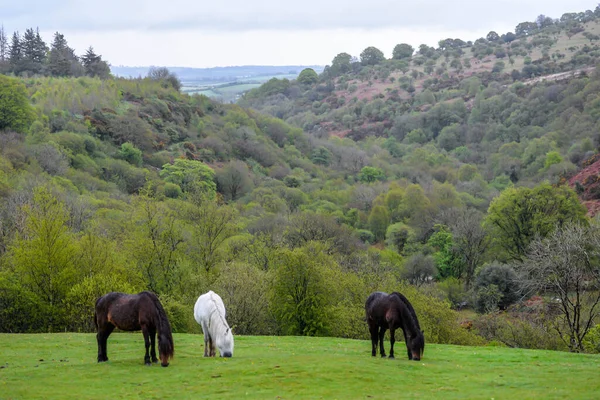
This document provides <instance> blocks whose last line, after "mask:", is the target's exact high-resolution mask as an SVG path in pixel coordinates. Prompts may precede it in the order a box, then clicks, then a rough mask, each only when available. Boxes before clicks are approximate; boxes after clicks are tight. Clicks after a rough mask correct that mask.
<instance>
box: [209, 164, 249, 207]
mask: <svg viewBox="0 0 600 400" xmlns="http://www.w3.org/2000/svg"><path fill="white" fill-rule="evenodd" d="M216 181H217V190H218V191H219V193H221V194H222V195H223V197H224V198H225V200H227V201H235V200H237V199H238V198H239V197H241V196H243V195H244V194H246V193H247V192H249V191H250V190H251V189H252V187H253V184H252V179H251V177H250V174H249V172H248V166H247V165H246V163H244V162H243V161H240V160H235V161H231V162H229V164H227V165H226V166H225V167H224V168H223V169H220V170H218V171H217V173H216Z"/></svg>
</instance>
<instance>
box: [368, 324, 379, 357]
mask: <svg viewBox="0 0 600 400" xmlns="http://www.w3.org/2000/svg"><path fill="white" fill-rule="evenodd" d="M369 332H370V333H371V355H372V356H373V357H375V356H376V355H377V324H375V323H374V322H372V321H369Z"/></svg>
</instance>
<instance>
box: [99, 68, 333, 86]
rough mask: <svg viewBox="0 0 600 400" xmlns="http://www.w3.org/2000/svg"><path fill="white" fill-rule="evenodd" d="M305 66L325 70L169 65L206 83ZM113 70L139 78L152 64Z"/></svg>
mask: <svg viewBox="0 0 600 400" xmlns="http://www.w3.org/2000/svg"><path fill="white" fill-rule="evenodd" d="M304 68H312V69H314V70H315V71H317V72H318V73H320V72H322V71H323V68H324V67H323V66H319V65H311V66H302V65H280V66H277V65H244V66H231V67H214V68H186V67H169V70H170V71H171V72H174V73H175V74H177V76H178V77H179V79H181V80H182V81H196V82H205V83H224V82H231V81H237V80H246V79H250V78H256V77H261V76H267V75H268V76H275V75H298V74H299V73H300V71H302V70H303V69H304ZM110 69H111V72H112V73H113V74H114V75H116V76H121V77H124V78H137V77H139V76H142V77H143V76H146V75H147V74H148V70H149V69H150V66H147V67H127V66H117V67H115V66H111V68H110Z"/></svg>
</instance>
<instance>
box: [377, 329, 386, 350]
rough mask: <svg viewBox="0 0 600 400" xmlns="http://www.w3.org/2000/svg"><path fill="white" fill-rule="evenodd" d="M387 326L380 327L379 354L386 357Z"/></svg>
mask: <svg viewBox="0 0 600 400" xmlns="http://www.w3.org/2000/svg"><path fill="white" fill-rule="evenodd" d="M385 331H386V328H385V327H384V326H382V327H381V328H379V354H381V357H385V349H384V347H383V338H384V337H385Z"/></svg>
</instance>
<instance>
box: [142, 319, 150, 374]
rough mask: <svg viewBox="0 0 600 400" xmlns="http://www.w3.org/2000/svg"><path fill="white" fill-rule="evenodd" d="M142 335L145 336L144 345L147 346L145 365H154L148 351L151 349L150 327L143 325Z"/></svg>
mask: <svg viewBox="0 0 600 400" xmlns="http://www.w3.org/2000/svg"><path fill="white" fill-rule="evenodd" d="M142 333H143V334H144V344H145V345H146V355H145V356H144V364H146V365H152V363H151V362H150V355H149V354H148V350H149V349H150V334H149V332H148V326H147V325H142Z"/></svg>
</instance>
